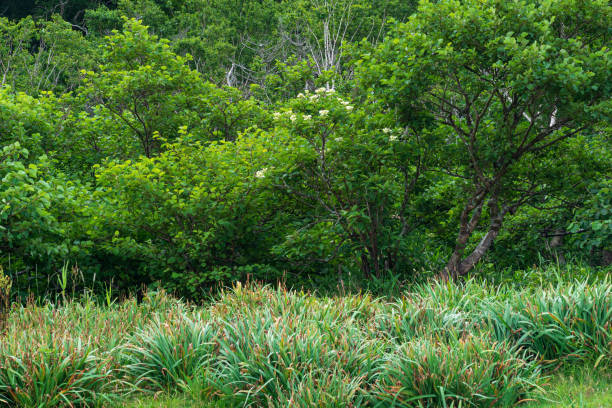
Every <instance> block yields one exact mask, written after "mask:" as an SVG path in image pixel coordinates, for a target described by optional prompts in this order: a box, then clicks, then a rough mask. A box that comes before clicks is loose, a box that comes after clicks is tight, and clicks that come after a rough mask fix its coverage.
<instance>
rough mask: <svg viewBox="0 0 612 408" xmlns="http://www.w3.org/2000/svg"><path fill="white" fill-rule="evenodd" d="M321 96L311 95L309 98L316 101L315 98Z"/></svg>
mask: <svg viewBox="0 0 612 408" xmlns="http://www.w3.org/2000/svg"><path fill="white" fill-rule="evenodd" d="M318 97H319V95H310V96H309V97H308V99H310V100H311V101H314V100H315V99H317V98H318Z"/></svg>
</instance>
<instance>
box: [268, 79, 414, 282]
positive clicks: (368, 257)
mask: <svg viewBox="0 0 612 408" xmlns="http://www.w3.org/2000/svg"><path fill="white" fill-rule="evenodd" d="M274 118H275V120H276V123H277V127H276V133H277V134H282V135H285V137H286V138H287V145H288V148H287V149H286V150H285V151H281V152H279V156H278V158H277V162H278V163H277V165H276V167H277V170H276V172H275V176H276V178H275V180H274V186H275V187H276V188H278V189H280V190H281V191H283V192H284V193H285V194H286V195H287V196H288V197H290V199H291V200H293V201H294V203H295V204H294V205H296V206H297V207H298V208H300V209H301V213H300V215H298V218H299V221H298V222H297V223H296V229H295V230H294V232H293V233H291V234H289V235H288V236H287V237H286V239H285V241H284V242H282V243H281V244H279V245H278V246H277V247H276V248H275V250H276V252H277V253H279V254H282V255H283V256H286V257H287V258H289V259H290V260H291V261H292V262H294V263H295V264H299V265H302V266H303V265H310V266H316V267H317V269H319V270H329V269H332V270H335V269H336V268H340V267H341V266H340V265H358V267H359V269H360V270H361V272H362V273H364V274H365V275H369V274H371V273H372V274H375V275H377V276H379V275H380V274H381V273H382V271H383V270H393V269H396V268H398V267H400V266H401V265H402V264H403V263H405V261H406V260H405V259H402V258H403V255H402V253H403V252H404V251H401V250H400V247H401V245H402V243H403V239H404V238H406V234H407V232H408V230H409V229H410V225H409V224H410V220H409V219H408V213H407V211H406V210H407V206H406V204H407V202H408V201H409V200H410V197H411V193H412V191H413V189H414V188H415V186H416V184H417V182H418V179H419V175H420V172H419V169H418V167H417V166H411V167H410V168H407V167H403V165H402V163H401V162H399V161H398V160H397V159H398V158H404V157H405V155H406V154H408V155H412V154H414V152H413V151H411V150H410V149H411V147H410V145H409V144H408V143H395V142H400V134H399V132H397V131H395V130H392V129H390V128H389V127H388V126H389V124H390V123H392V122H391V118H390V117H389V116H388V115H387V114H385V113H381V112H380V111H376V107H371V108H360V109H355V107H354V106H353V104H352V103H351V102H350V101H349V100H346V99H345V98H344V97H342V96H341V95H339V94H338V93H337V92H336V91H335V90H334V89H328V88H319V89H317V90H316V91H315V92H313V93H312V92H308V91H305V92H304V93H300V94H299V95H298V96H297V98H295V99H293V100H291V101H290V102H289V103H287V105H286V106H285V107H284V109H282V110H281V111H280V112H276V113H275V114H274ZM402 137H404V136H402ZM407 137H408V135H406V136H405V138H407Z"/></svg>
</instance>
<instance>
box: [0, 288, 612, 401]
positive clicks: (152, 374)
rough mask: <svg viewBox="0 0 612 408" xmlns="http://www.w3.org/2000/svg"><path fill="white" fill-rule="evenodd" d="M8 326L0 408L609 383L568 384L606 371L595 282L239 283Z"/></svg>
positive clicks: (78, 303)
mask: <svg viewBox="0 0 612 408" xmlns="http://www.w3.org/2000/svg"><path fill="white" fill-rule="evenodd" d="M7 323H8V328H7V332H6V333H5V335H4V337H3V338H2V341H0V406H3V405H4V406H15V407H31V406H37V407H39V408H52V407H62V406H65V407H68V406H71V407H72V406H74V407H89V406H91V407H100V406H105V407H106V406H113V405H115V406H119V407H127V408H129V407H134V408H135V407H143V408H144V407H156V406H159V407H162V406H163V407H172V406H176V407H205V408H207V407H213V406H214V407H236V406H251V407H266V408H268V407H270V408H284V407H287V406H295V407H300V408H301V407H312V406H317V407H326V408H334V407H338V408H340V407H346V406H353V407H373V406H380V407H398V408H399V407H406V408H412V407H414V408H418V407H425V408H434V407H443V406H446V407H455V408H456V407H465V406H470V407H482V408H490V407H512V406H516V405H517V404H520V403H521V402H522V401H523V402H524V401H526V400H529V399H533V398H536V397H537V398H539V399H540V400H541V402H538V403H537V404H532V405H531V406H532V407H543V406H555V405H554V404H553V405H546V404H547V403H546V402H543V400H544V399H548V400H551V401H553V400H554V401H559V402H560V403H561V404H566V405H567V406H587V407H588V406H593V407H599V406H612V405H610V404H609V401H610V383H611V380H610V377H609V376H606V375H603V374H601V375H600V374H598V373H596V372H595V371H593V370H591V371H589V370H586V369H583V370H582V371H575V370H574V371H572V367H576V366H581V367H589V366H590V367H594V366H598V367H599V370H601V371H602V372H606V370H608V371H609V370H610V368H611V367H612V285H610V284H609V283H607V282H599V283H596V284H588V283H585V282H582V283H580V282H577V283H561V284H558V285H556V286H549V287H539V288H530V289H523V290H518V289H516V288H513V287H493V286H488V285H486V284H483V283H477V282H474V281H468V282H465V283H464V284H462V285H457V284H451V283H449V284H440V283H432V284H427V285H420V286H414V287H412V288H411V289H410V291H409V292H404V294H403V295H402V296H401V297H398V298H394V299H389V298H373V297H372V296H370V295H368V294H356V295H346V296H336V297H325V296H316V295H313V294H310V293H304V292H296V291H290V290H286V289H285V288H282V287H280V288H272V287H268V286H257V285H252V286H247V287H244V286H240V285H238V286H236V287H234V288H233V289H231V290H228V291H225V292H222V293H220V294H219V296H218V297H217V299H216V300H214V301H212V302H211V303H209V304H207V305H205V306H194V305H190V304H187V303H185V302H182V301H180V300H176V299H173V298H172V297H170V296H168V295H166V294H164V293H150V294H149V295H147V296H145V298H144V300H143V301H142V302H136V301H135V300H134V299H129V300H127V301H125V302H121V303H116V304H110V305H106V304H104V305H102V304H98V303H96V302H94V301H93V300H92V299H91V298H83V299H79V300H74V301H67V302H65V303H61V304H53V303H47V304H44V305H36V304H28V305H23V306H14V307H13V308H12V310H11V313H10V315H9V317H8V321H7ZM553 370H555V372H559V373H563V374H556V375H555V376H553V377H552V385H551V386H550V387H546V383H547V382H548V379H549V377H550V373H551V372H552V371H553ZM51 396H52V397H53V398H51ZM538 404H539V405H538ZM542 404H544V405H542ZM581 404H582V405H581ZM588 404H591V405H588ZM597 404H599V405H597ZM561 406H563V405H561Z"/></svg>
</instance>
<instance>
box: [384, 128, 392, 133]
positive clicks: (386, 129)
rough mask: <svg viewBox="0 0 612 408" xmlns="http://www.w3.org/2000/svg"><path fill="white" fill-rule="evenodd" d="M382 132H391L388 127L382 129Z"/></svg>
mask: <svg viewBox="0 0 612 408" xmlns="http://www.w3.org/2000/svg"><path fill="white" fill-rule="evenodd" d="M383 133H391V129H389V128H384V129H383Z"/></svg>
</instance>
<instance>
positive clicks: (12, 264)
mask: <svg viewBox="0 0 612 408" xmlns="http://www.w3.org/2000/svg"><path fill="white" fill-rule="evenodd" d="M27 158H28V151H27V150H26V149H23V148H22V147H21V146H20V145H19V143H18V142H16V143H13V144H10V145H8V146H5V147H4V148H3V149H2V150H1V151H0V180H2V183H1V184H0V203H1V207H0V248H1V249H2V252H1V253H0V261H1V262H2V264H3V265H7V266H8V270H7V271H8V272H9V273H10V274H13V273H17V272H19V273H18V274H19V275H21V274H23V273H25V272H30V271H31V268H32V267H33V266H34V265H36V264H41V265H47V266H52V265H57V264H58V263H61V262H62V261H63V260H64V259H65V258H66V257H68V256H69V254H70V253H71V252H73V251H75V250H76V247H75V242H73V241H72V240H71V237H72V234H71V229H72V227H73V225H72V221H74V220H75V219H76V218H78V214H79V212H80V211H79V204H78V197H79V195H80V191H81V190H80V189H81V186H80V185H79V184H77V183H73V182H71V181H69V180H67V179H66V178H65V177H64V176H63V175H61V174H56V173H55V172H54V171H53V169H52V167H51V166H50V163H49V161H48V159H47V158H46V157H45V156H41V157H40V158H39V159H38V160H37V161H36V162H34V163H29V164H28V162H27V161H25V159H27ZM27 276H28V277H30V278H33V277H32V276H31V275H27ZM30 283H34V284H35V282H28V284H30Z"/></svg>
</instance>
